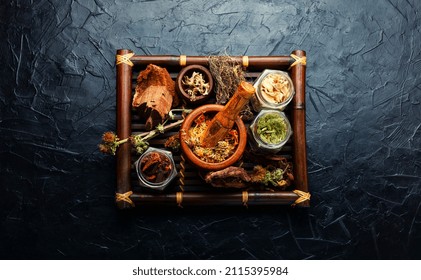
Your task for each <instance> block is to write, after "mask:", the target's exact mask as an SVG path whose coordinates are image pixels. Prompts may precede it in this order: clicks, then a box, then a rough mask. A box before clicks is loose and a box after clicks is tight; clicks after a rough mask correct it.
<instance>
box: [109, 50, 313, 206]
mask: <svg viewBox="0 0 421 280" xmlns="http://www.w3.org/2000/svg"><path fill="white" fill-rule="evenodd" d="M234 59H236V60H238V62H239V63H242V65H243V67H244V69H245V70H246V78H247V79H248V80H250V81H253V80H254V79H255V78H257V77H258V76H259V75H260V73H261V72H262V71H263V70H264V69H279V70H284V71H288V72H289V74H290V76H291V79H292V81H293V83H294V87H295V96H294V98H293V100H292V102H291V103H290V104H289V105H288V106H287V109H286V114H287V115H288V118H289V120H290V122H291V125H292V128H293V136H292V137H291V139H290V141H289V143H288V144H287V146H286V147H285V148H284V149H283V150H282V151H281V152H280V153H281V154H282V156H285V157H286V158H288V159H289V160H291V161H292V163H293V170H294V171H293V174H294V182H293V186H292V188H291V187H290V188H289V189H290V190H289V191H268V190H264V191H258V190H256V191H254V190H249V191H248V190H231V189H223V190H221V189H219V188H218V189H216V188H212V187H211V186H210V185H207V184H206V183H205V181H204V180H202V179H201V178H200V176H199V175H198V172H197V170H196V169H195V168H194V167H193V166H191V165H190V164H189V163H188V162H185V160H184V158H183V156H182V154H181V152H179V153H173V154H174V160H175V161H176V166H177V170H178V171H179V173H178V179H175V180H174V181H173V182H172V184H171V185H170V186H168V187H167V188H166V189H165V190H164V191H163V192H156V191H152V190H146V189H143V188H141V187H140V186H139V184H138V181H137V177H136V172H135V169H134V162H135V160H136V159H137V158H138V155H136V154H135V153H133V152H132V150H131V147H130V144H129V143H125V144H122V145H121V146H120V147H119V148H118V150H117V153H116V160H117V167H116V172H117V186H116V204H117V207H118V208H120V209H127V208H132V207H139V206H143V205H151V206H179V207H186V206H209V205H214V206H218V205H236V206H253V205H297V206H299V207H309V205H310V203H309V202H310V193H309V188H308V179H307V154H306V130H305V75H306V53H305V51H302V50H295V51H293V52H292V54H291V55H288V56H237V57H234ZM151 63H152V64H155V65H158V66H161V67H165V68H166V69H167V70H168V72H169V73H170V75H171V77H172V78H173V79H175V77H176V76H177V74H178V72H179V71H180V69H181V68H182V67H183V66H186V65H191V64H199V65H204V66H208V57H207V56H185V55H181V56H175V55H148V56H144V55H135V54H134V53H133V52H132V51H130V50H124V49H122V50H118V51H117V63H116V71H117V85H116V87H117V110H116V111H117V135H118V137H119V138H120V139H123V138H127V137H129V136H130V135H131V134H132V133H136V132H141V131H142V129H143V127H144V126H143V124H142V123H141V121H140V119H139V118H138V117H137V114H135V112H134V111H133V110H132V107H131V102H132V98H133V94H134V88H135V84H136V78H137V75H138V73H139V72H140V71H141V70H143V69H145V68H146V66H147V65H148V64H151ZM175 133H178V131H177V129H174V131H170V132H167V133H166V134H164V135H163V138H157V139H153V140H152V141H149V143H150V146H153V147H158V148H162V147H163V145H164V141H165V140H164V138H167V137H168V136H170V135H171V134H175ZM249 165H253V163H252V162H251V163H249Z"/></svg>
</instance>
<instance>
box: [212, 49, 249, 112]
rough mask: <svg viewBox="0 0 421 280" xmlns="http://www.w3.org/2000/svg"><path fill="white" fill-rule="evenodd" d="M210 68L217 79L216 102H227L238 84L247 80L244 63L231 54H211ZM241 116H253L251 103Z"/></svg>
mask: <svg viewBox="0 0 421 280" xmlns="http://www.w3.org/2000/svg"><path fill="white" fill-rule="evenodd" d="M209 70H210V72H211V74H212V76H213V78H214V80H215V86H216V88H215V92H216V104H225V103H227V102H228V100H229V99H230V98H231V97H232V96H233V95H234V93H235V90H236V89H237V88H238V85H239V84H240V83H241V82H242V81H245V80H246V78H245V76H244V71H243V68H242V65H241V64H240V63H238V62H237V61H235V60H234V59H233V58H232V57H230V56H211V57H210V58H209ZM240 116H241V118H242V119H243V120H251V119H252V118H253V113H252V112H251V110H250V105H248V104H247V105H246V106H245V108H244V109H243V110H242V111H241V113H240Z"/></svg>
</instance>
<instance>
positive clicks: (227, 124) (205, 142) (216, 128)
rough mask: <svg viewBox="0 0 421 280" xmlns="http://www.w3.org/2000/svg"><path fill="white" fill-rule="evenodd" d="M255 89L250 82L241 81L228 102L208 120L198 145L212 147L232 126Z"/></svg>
mask: <svg viewBox="0 0 421 280" xmlns="http://www.w3.org/2000/svg"><path fill="white" fill-rule="evenodd" d="M254 92H255V89H254V87H253V85H252V84H250V83H247V82H244V81H243V82H241V83H240V85H239V86H238V88H237V90H236V91H235V93H234V95H233V96H232V97H231V99H230V100H229V101H228V103H227V104H226V105H225V106H224V108H222V110H221V111H219V112H218V113H217V114H216V115H215V116H214V117H213V119H212V120H211V121H210V122H209V125H208V127H207V129H206V131H205V132H204V133H203V135H202V138H201V139H200V145H201V146H202V147H205V148H212V147H215V146H216V144H218V141H220V140H222V139H223V138H224V137H225V136H226V135H227V133H228V132H229V131H230V129H231V128H232V127H233V126H234V123H235V119H236V118H237V116H238V114H239V113H240V111H241V110H242V109H243V107H244V106H245V105H246V104H247V102H248V101H249V99H250V98H251V97H252V96H253V95H254Z"/></svg>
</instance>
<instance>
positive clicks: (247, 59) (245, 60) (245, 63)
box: [243, 56, 249, 68]
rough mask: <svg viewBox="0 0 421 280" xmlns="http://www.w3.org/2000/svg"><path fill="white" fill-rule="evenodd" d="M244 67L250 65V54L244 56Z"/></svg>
mask: <svg viewBox="0 0 421 280" xmlns="http://www.w3.org/2000/svg"><path fill="white" fill-rule="evenodd" d="M243 67H244V68H247V67H249V57H248V56H243Z"/></svg>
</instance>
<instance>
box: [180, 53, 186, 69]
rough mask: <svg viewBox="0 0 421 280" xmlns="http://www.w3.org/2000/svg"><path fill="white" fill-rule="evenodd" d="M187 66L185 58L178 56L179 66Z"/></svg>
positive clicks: (184, 56)
mask: <svg viewBox="0 0 421 280" xmlns="http://www.w3.org/2000/svg"><path fill="white" fill-rule="evenodd" d="M186 64H187V56H186V55H184V54H182V55H180V66H186Z"/></svg>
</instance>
